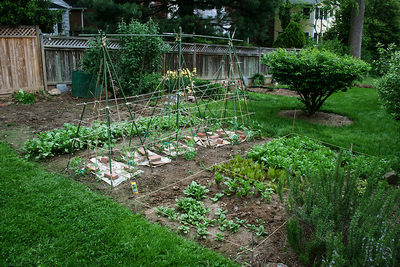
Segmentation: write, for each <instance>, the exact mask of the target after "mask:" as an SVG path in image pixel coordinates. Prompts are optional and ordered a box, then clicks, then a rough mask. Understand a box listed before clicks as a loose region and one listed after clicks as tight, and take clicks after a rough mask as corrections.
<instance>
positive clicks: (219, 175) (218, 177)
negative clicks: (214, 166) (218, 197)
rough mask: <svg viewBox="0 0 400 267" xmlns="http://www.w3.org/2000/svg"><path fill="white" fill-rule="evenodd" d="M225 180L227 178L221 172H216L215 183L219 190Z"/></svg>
mask: <svg viewBox="0 0 400 267" xmlns="http://www.w3.org/2000/svg"><path fill="white" fill-rule="evenodd" d="M224 178H225V177H224V176H223V175H222V174H220V173H219V172H215V183H216V185H217V188H219V186H220V184H221V183H222V181H223V180H224Z"/></svg>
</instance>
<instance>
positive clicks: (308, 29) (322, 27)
mask: <svg viewBox="0 0 400 267" xmlns="http://www.w3.org/2000/svg"><path fill="white" fill-rule="evenodd" d="M298 11H300V8H296V9H293V12H298ZM316 12H318V11H317V10H313V11H312V12H311V14H310V18H309V19H307V20H302V21H300V25H301V28H302V29H303V31H304V32H305V33H308V35H309V36H310V37H316V34H322V35H323V34H324V33H325V32H326V31H327V30H328V29H329V28H330V27H331V26H332V24H333V20H334V17H333V16H329V15H328V16H327V17H326V19H322V20H321V19H316V18H317V17H316ZM283 31H284V29H283V28H282V25H281V20H280V19H279V16H278V13H276V16H275V26H274V40H276V38H278V35H279V33H280V32H283Z"/></svg>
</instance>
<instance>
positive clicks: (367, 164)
mask: <svg viewBox="0 0 400 267" xmlns="http://www.w3.org/2000/svg"><path fill="white" fill-rule="evenodd" d="M247 156H248V157H249V158H251V159H253V160H254V161H257V162H261V163H263V164H264V166H266V167H267V168H268V173H267V177H268V179H269V180H272V182H276V181H277V180H279V179H280V178H284V179H285V176H286V171H287V172H288V173H287V174H288V175H291V176H297V177H301V176H302V175H304V174H305V173H307V172H308V171H309V170H318V169H320V168H324V169H328V170H334V169H335V162H336V159H337V153H336V152H335V151H333V150H331V149H329V148H328V147H326V146H324V145H322V144H321V143H320V142H317V141H313V140H311V139H308V138H305V137H298V136H295V137H293V138H280V139H276V140H273V141H272V142H267V143H265V144H264V145H261V146H257V145H256V146H254V147H253V148H252V149H251V150H250V151H249V152H248V153H247ZM371 162H372V159H371V158H370V157H367V156H363V155H354V154H351V155H347V154H345V161H343V162H342V167H344V168H354V167H356V166H358V167H361V166H363V168H364V169H365V170H368V169H370V168H372V166H374V165H373V164H371ZM374 168H376V170H377V172H378V173H380V174H381V175H382V176H383V175H384V174H385V173H386V172H387V171H389V170H390V163H389V162H388V161H386V160H384V159H381V160H379V162H378V164H377V165H376V166H375V167H374ZM285 170H286V171H285ZM363 176H366V174H363Z"/></svg>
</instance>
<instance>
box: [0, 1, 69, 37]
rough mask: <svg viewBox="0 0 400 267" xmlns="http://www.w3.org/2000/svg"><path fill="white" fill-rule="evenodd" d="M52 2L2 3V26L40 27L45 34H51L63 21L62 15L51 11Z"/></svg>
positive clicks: (0, 7)
mask: <svg viewBox="0 0 400 267" xmlns="http://www.w3.org/2000/svg"><path fill="white" fill-rule="evenodd" d="M50 4H51V2H50V0H3V1H0V25H3V26H19V25H39V27H40V29H41V30H42V31H43V32H50V31H51V30H52V28H53V25H54V24H55V23H57V22H60V21H61V13H60V12H59V11H56V10H50V9H49V7H50Z"/></svg>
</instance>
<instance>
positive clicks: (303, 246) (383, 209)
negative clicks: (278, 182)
mask: <svg viewBox="0 0 400 267" xmlns="http://www.w3.org/2000/svg"><path fill="white" fill-rule="evenodd" d="M335 165H336V166H335V168H334V169H333V170H332V169H329V168H328V169H327V168H321V169H318V170H309V171H308V172H307V173H306V174H305V176H306V179H307V186H306V187H305V186H304V181H303V180H302V179H298V177H291V178H290V179H288V180H287V186H288V188H289V190H288V197H287V199H286V200H285V201H284V202H285V207H286V208H287V213H288V214H289V215H290V216H291V218H290V219H289V220H288V222H287V224H286V232H287V238H288V242H289V244H290V247H291V248H292V249H293V250H294V251H295V252H296V253H297V254H298V255H299V256H300V259H301V260H302V261H303V262H304V263H305V264H313V266H398V265H399V263H400V256H399V251H400V250H399V249H400V242H398V241H399V238H400V228H399V224H398V222H399V219H400V209H399V208H400V207H399V204H398V203H399V200H400V191H399V190H398V188H396V187H388V185H387V183H386V182H384V181H382V180H381V176H380V174H379V171H378V168H376V169H370V170H368V173H367V177H368V178H367V179H365V180H364V181H365V183H364V184H363V186H362V187H363V188H362V190H360V185H359V180H360V179H361V178H362V177H361V176H362V173H365V170H363V169H362V167H361V166H355V165H352V166H351V167H350V170H349V169H347V170H346V169H344V168H343V167H341V166H342V165H343V158H342V155H339V156H338V158H337V160H336V161H335ZM376 165H377V163H375V165H374V166H376ZM353 167H354V168H355V169H353ZM280 192H281V191H280ZM280 197H281V200H282V201H283V195H282V194H280Z"/></svg>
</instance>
